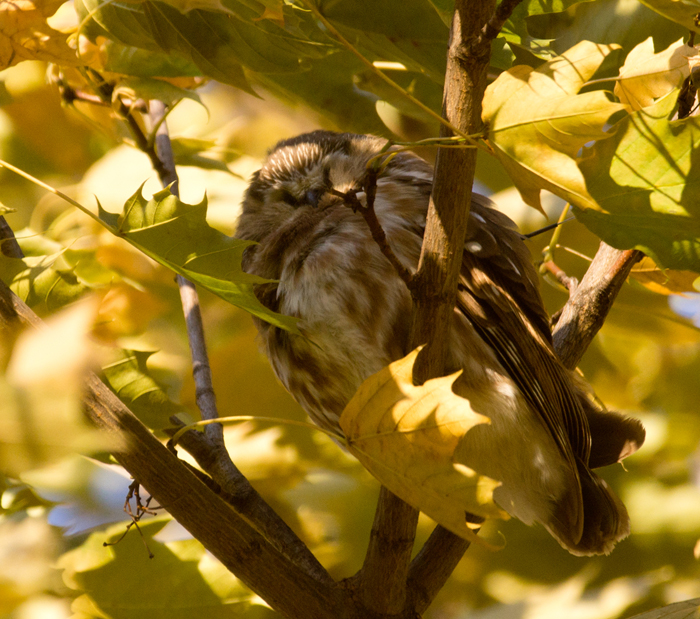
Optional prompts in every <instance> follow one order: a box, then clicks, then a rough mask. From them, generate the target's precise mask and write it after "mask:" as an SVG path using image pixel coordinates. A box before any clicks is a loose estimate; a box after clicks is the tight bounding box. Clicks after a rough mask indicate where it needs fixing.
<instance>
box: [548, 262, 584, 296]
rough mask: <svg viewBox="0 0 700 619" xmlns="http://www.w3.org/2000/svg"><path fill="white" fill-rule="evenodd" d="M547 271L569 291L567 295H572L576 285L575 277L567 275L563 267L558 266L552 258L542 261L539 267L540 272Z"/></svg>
mask: <svg viewBox="0 0 700 619" xmlns="http://www.w3.org/2000/svg"><path fill="white" fill-rule="evenodd" d="M545 271H546V272H548V273H551V274H552V275H554V277H555V278H556V280H557V281H558V282H559V283H560V284H561V285H562V286H564V288H566V289H567V290H568V291H569V295H573V294H574V293H575V292H576V288H577V287H578V280H577V279H576V278H575V277H569V276H568V275H567V274H566V271H564V269H562V268H560V267H559V266H558V265H557V264H556V263H555V262H553V261H552V260H548V261H547V262H543V263H542V265H541V267H540V272H545Z"/></svg>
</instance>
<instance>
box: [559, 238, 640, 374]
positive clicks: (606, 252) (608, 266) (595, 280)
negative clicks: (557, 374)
mask: <svg viewBox="0 0 700 619" xmlns="http://www.w3.org/2000/svg"><path fill="white" fill-rule="evenodd" d="M643 256H644V254H642V252H640V251H637V250H634V249H627V250H619V249H615V248H613V247H610V245H606V244H605V243H601V244H600V247H599V249H598V252H597V253H596V255H595V258H594V259H593V262H592V263H591V265H590V267H588V271H586V275H584V277H583V279H582V280H581V283H580V284H579V285H578V287H577V288H576V291H575V292H574V294H573V295H572V296H571V298H570V299H569V301H568V302H567V304H566V305H565V306H564V309H563V310H562V313H561V316H560V317H559V320H558V321H557V324H556V327H555V329H554V348H555V350H556V351H557V354H558V355H559V357H560V358H561V360H562V361H563V362H564V365H565V366H566V367H568V368H569V369H573V368H575V367H576V366H577V365H578V363H579V361H580V360H581V357H583V353H585V352H586V349H587V348H588V346H589V345H590V343H591V342H592V341H593V338H594V337H595V335H596V333H598V331H599V330H600V328H601V327H602V326H603V323H604V322H605V318H606V317H607V315H608V312H609V311H610V308H611V307H612V304H613V301H614V300H615V298H616V297H617V295H618V293H619V292H620V288H622V284H624V283H625V280H626V279H627V277H628V275H629V274H630V271H631V270H632V267H633V266H634V265H635V264H636V263H637V262H639V260H641V259H642V257H643Z"/></svg>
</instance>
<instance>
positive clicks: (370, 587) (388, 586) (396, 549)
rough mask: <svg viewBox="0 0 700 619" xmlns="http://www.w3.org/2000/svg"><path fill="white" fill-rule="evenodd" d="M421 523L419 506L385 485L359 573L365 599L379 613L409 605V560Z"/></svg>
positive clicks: (380, 494)
mask: <svg viewBox="0 0 700 619" xmlns="http://www.w3.org/2000/svg"><path fill="white" fill-rule="evenodd" d="M417 524H418V510H417V509H415V508H414V507H411V506H410V505H409V504H408V503H405V502H404V501H402V500H401V499H400V498H398V497H397V496H395V495H394V494H392V493H391V492H389V490H387V489H386V488H385V487H384V486H382V488H381V490H380V491H379V501H378V503H377V510H376V512H375V514H374V523H373V524H372V531H371V533H370V543H369V547H368V548H367V554H366V556H365V562H364V565H363V566H362V571H361V572H360V573H359V574H358V578H359V590H360V597H361V600H362V603H363V604H364V605H365V606H367V607H368V608H370V609H372V610H373V611H374V612H376V613H378V614H387V615H398V614H399V613H400V612H401V611H402V610H403V609H404V607H405V606H406V602H407V599H409V598H408V592H407V589H406V585H407V582H408V565H409V563H408V562H409V560H410V558H411V552H412V551H413V542H414V539H415V536H416V525H417Z"/></svg>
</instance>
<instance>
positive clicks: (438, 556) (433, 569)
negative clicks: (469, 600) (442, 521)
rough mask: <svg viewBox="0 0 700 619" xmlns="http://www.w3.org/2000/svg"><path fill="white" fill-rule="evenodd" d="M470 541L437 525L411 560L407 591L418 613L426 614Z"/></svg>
mask: <svg viewBox="0 0 700 619" xmlns="http://www.w3.org/2000/svg"><path fill="white" fill-rule="evenodd" d="M469 546H470V542H469V541H467V540H466V539H464V538H461V537H457V536H456V535H455V534H454V533H452V532H450V531H448V530H447V529H445V528H443V527H441V526H437V527H436V528H435V530H434V531H433V533H432V534H431V536H430V537H429V538H428V540H427V541H426V542H425V544H424V545H423V548H421V549H420V551H419V552H418V554H417V555H416V557H415V558H414V559H413V561H412V562H411V567H410V570H409V572H408V591H409V595H410V596H411V605H412V607H413V608H414V609H415V611H416V613H418V614H421V613H423V612H424V611H425V610H426V609H427V608H428V606H430V604H431V603H432V601H433V599H435V596H436V595H437V594H438V592H439V591H440V589H442V587H443V585H444V584H445V583H446V582H447V579H448V578H449V577H450V575H451V574H452V572H453V571H454V569H455V568H456V567H457V564H458V563H459V562H460V560H461V559H462V557H463V556H464V553H465V552H466V551H467V549H468V548H469Z"/></svg>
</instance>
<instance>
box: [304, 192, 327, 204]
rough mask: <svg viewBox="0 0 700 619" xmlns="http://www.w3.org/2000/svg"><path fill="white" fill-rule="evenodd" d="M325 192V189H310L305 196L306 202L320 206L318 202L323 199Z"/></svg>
mask: <svg viewBox="0 0 700 619" xmlns="http://www.w3.org/2000/svg"><path fill="white" fill-rule="evenodd" d="M324 193H326V192H325V190H324V189H318V188H316V189H309V190H308V191H307V192H306V196H305V197H306V202H307V203H308V204H310V205H311V206H313V207H314V208H318V203H319V202H320V201H321V198H322V197H323V194H324Z"/></svg>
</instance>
